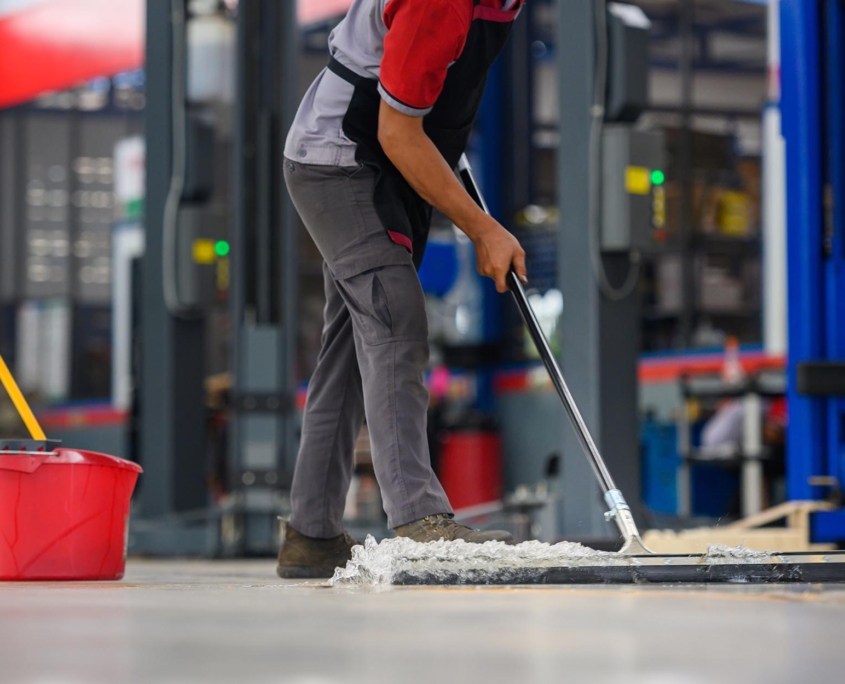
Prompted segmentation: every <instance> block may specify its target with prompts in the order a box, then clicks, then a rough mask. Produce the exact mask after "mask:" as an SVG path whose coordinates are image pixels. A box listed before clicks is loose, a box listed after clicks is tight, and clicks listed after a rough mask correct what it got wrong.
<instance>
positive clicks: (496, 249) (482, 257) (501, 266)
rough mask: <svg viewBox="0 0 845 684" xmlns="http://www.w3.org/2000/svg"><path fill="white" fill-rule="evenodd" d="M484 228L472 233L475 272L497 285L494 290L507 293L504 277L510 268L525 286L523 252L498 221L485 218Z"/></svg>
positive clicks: (526, 277) (481, 227) (482, 226)
mask: <svg viewBox="0 0 845 684" xmlns="http://www.w3.org/2000/svg"><path fill="white" fill-rule="evenodd" d="M482 220H483V224H482V225H481V226H479V227H478V228H477V229H475V230H473V231H472V233H473V239H472V241H473V243H474V244H475V258H476V263H477V265H478V272H479V273H480V274H481V275H483V276H487V277H488V278H492V279H493V280H495V281H496V290H498V291H499V292H507V291H508V285H507V277H508V273H509V272H510V270H511V266H513V269H514V270H515V271H516V274H517V275H518V276H519V279H520V280H521V281H522V282H523V283H526V284H527V283H528V272H527V270H526V268H525V250H524V249H522V247H521V246H520V244H519V242H518V241H517V239H516V238H515V237H514V236H513V235H511V234H510V233H509V232H508V231H507V230H505V228H504V227H502V226H501V225H500V224H499V223H498V221H496V220H495V219H493V218H491V217H490V216H487V215H486V214H485V215H484V218H483V219H482Z"/></svg>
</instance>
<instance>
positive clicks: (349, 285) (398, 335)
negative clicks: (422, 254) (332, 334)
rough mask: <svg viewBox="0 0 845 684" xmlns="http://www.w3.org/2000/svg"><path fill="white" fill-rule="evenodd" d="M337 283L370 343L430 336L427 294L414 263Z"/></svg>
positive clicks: (387, 267) (355, 321) (363, 335)
mask: <svg viewBox="0 0 845 684" xmlns="http://www.w3.org/2000/svg"><path fill="white" fill-rule="evenodd" d="M337 284H338V286H339V288H340V290H341V292H342V293H343V298H344V300H345V302H346V306H347V308H348V309H349V312H350V314H351V315H352V318H353V322H354V324H355V327H356V329H357V330H358V332H359V334H360V335H361V337H362V338H363V339H364V341H365V342H366V343H367V344H370V345H377V344H385V343H387V342H397V341H400V340H417V341H426V340H427V339H428V321H427V320H426V313H425V295H424V294H423V291H422V287H421V286H420V281H419V278H418V277H417V274H416V271H415V270H414V268H413V266H412V265H411V264H409V263H408V264H402V265H392V264H391V265H387V266H379V267H377V268H374V269H371V270H369V271H365V272H363V273H359V274H357V275H354V276H351V277H349V278H343V279H339V280H338V281H337Z"/></svg>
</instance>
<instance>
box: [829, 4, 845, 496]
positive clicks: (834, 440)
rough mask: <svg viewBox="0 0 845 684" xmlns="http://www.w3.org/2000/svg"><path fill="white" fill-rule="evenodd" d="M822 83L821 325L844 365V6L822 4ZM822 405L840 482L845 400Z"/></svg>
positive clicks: (844, 466)
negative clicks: (825, 188)
mask: <svg viewBox="0 0 845 684" xmlns="http://www.w3.org/2000/svg"><path fill="white" fill-rule="evenodd" d="M826 8H827V13H826V16H825V22H824V25H825V29H826V33H827V50H826V62H827V64H826V72H825V75H826V83H825V89H826V90H825V95H826V102H827V112H826V114H827V121H826V122H825V123H826V125H827V141H826V142H827V144H826V149H827V155H828V159H827V172H828V179H827V180H828V187H829V192H830V195H829V196H828V197H826V200H827V202H826V206H827V208H828V211H829V215H828V217H827V222H826V226H825V228H826V235H825V245H824V247H825V251H826V254H827V259H826V260H825V267H824V278H825V294H826V302H825V305H826V306H825V309H826V312H825V322H826V325H827V331H826V332H827V340H826V342H827V357H828V359H830V360H832V361H843V360H845V91H844V90H843V88H845V81H843V79H845V46H843V45H842V41H843V39H845V6H843V4H842V2H841V1H840V0H827V2H826ZM825 401H826V403H827V428H828V431H827V473H828V474H829V475H832V476H833V477H836V478H838V480H839V482H845V424H844V423H845V398H842V397H829V398H827V399H826V400H825Z"/></svg>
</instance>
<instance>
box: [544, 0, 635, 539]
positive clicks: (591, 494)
mask: <svg viewBox="0 0 845 684" xmlns="http://www.w3.org/2000/svg"><path fill="white" fill-rule="evenodd" d="M593 17H594V9H593V6H592V2H558V22H557V37H556V43H557V59H558V74H559V76H558V77H559V82H560V134H561V138H560V148H559V153H558V188H559V190H558V198H559V202H560V207H561V214H562V224H561V231H560V236H559V242H558V273H559V276H558V277H559V279H560V289H561V291H562V292H563V297H564V301H565V302H566V311H565V314H564V316H563V322H562V326H561V341H562V349H563V354H562V357H563V358H562V361H563V372H564V375H565V376H566V378H567V380H568V382H569V385H570V387H571V389H572V393H573V395H574V396H575V400H576V401H577V402H578V406H579V407H580V409H581V412H582V414H583V417H584V420H585V421H586V423H587V426H588V427H589V429H590V431H591V432H592V434H593V436H594V438H595V439H596V442H597V444H598V447H599V449H600V450H601V451H602V453H603V454H604V456H605V460H606V461H607V465H608V468H609V469H610V470H611V472H613V473H614V475H615V477H616V478H617V484H618V485H619V488H620V489H621V490H622V491H623V492H626V494H628V495H629V496H631V498H632V501H631V502H630V503H631V507H632V509H633V510H634V513H635V515H636V516H639V509H640V504H639V501H638V499H639V491H640V482H639V425H638V422H637V377H636V368H637V366H636V361H637V354H638V351H639V344H638V333H637V331H638V329H639V325H638V317H637V314H638V312H637V306H638V295H637V294H636V292H635V293H634V294H632V295H630V296H628V297H626V298H625V299H624V300H622V301H616V302H611V301H609V300H607V299H605V298H604V297H602V295H601V293H600V290H599V287H598V284H597V282H596V278H595V274H594V273H593V270H592V267H591V259H590V250H591V241H590V235H589V232H588V229H587V226H589V225H590V207H589V202H587V201H586V198H588V197H589V196H590V185H589V174H588V173H587V172H586V169H588V168H590V134H591V126H590V120H591V107H592V104H593V88H594V82H595V59H594V53H595V36H594V31H595V29H594V25H593V24H594V19H593ZM604 265H605V269H606V271H607V274H608V277H609V279H610V280H611V281H612V282H613V283H614V284H616V283H619V282H621V281H622V280H624V278H625V273H626V271H627V269H628V268H629V267H630V266H629V264H628V259H627V255H610V256H608V255H605V256H604ZM620 330H624V331H629V332H628V334H627V335H622V334H620V332H619V331H620ZM563 454H564V464H563V478H562V483H563V496H562V498H563V502H564V511H563V517H564V520H563V525H562V529H561V532H562V533H563V534H564V535H566V536H568V537H570V538H571V537H582V538H588V537H605V536H607V535H609V534H612V529H611V528H609V526H608V525H607V524H606V523H605V521H604V519H603V517H602V513H603V511H604V502H603V501H602V499H601V496H600V493H599V490H598V488H597V487H596V485H595V484H594V478H593V475H592V473H591V472H590V469H589V466H588V465H587V463H586V462H585V461H584V459H583V457H582V455H581V453H580V446H579V443H578V440H577V437H576V436H575V434H574V432H573V431H572V430H570V429H569V428H568V427H567V428H566V429H565V431H564V438H563Z"/></svg>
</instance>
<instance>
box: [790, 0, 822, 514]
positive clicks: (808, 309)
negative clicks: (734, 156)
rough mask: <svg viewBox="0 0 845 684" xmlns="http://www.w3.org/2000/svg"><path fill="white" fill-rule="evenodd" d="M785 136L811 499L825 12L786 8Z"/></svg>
mask: <svg viewBox="0 0 845 684" xmlns="http://www.w3.org/2000/svg"><path fill="white" fill-rule="evenodd" d="M780 9H781V65H782V67H781V79H782V98H781V104H782V110H783V136H784V138H785V140H786V192H787V203H786V205H787V209H786V220H787V271H788V299H787V303H788V307H789V314H788V319H787V320H788V322H789V331H788V341H789V360H788V390H787V397H788V401H789V430H788V432H787V490H788V496H789V498H790V499H811V498H812V497H813V489H812V487H810V484H809V482H808V478H809V477H811V476H813V475H820V474H822V473H823V472H824V465H825V464H824V463H823V459H824V446H825V445H824V442H825V432H826V431H825V424H826V422H827V421H826V416H825V414H824V406H823V400H821V399H818V398H815V397H807V396H802V395H800V394H798V392H797V388H796V375H795V371H796V366H797V364H798V363H799V362H801V361H805V360H817V359H821V358H824V356H825V353H824V352H825V348H824V347H825V340H824V334H823V332H822V325H823V323H822V321H823V316H824V313H825V308H824V301H823V283H822V273H821V263H820V260H821V258H822V248H823V246H822V237H823V222H822V206H823V205H822V155H821V124H822V116H821V112H820V103H821V90H820V86H821V84H820V70H819V67H820V65H819V43H820V41H819V38H820V24H819V6H818V4H817V3H816V2H815V1H814V0H781V3H780Z"/></svg>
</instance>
